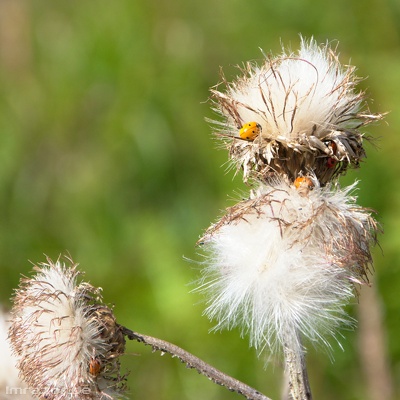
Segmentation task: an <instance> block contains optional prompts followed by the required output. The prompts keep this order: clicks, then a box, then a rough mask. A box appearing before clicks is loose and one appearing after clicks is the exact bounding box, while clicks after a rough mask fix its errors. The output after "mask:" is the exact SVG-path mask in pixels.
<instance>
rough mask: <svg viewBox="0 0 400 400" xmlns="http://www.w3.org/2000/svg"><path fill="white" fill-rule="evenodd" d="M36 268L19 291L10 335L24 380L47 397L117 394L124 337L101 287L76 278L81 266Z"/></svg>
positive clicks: (121, 384)
mask: <svg viewBox="0 0 400 400" xmlns="http://www.w3.org/2000/svg"><path fill="white" fill-rule="evenodd" d="M68 261H69V263H70V264H71V265H70V266H66V265H65V264H63V263H61V261H60V260H57V261H56V262H53V261H52V260H51V259H49V258H48V259H47V262H46V263H42V264H39V265H37V266H35V267H34V270H35V272H36V275H35V276H33V277H32V278H24V279H21V282H20V286H19V288H18V289H17V290H16V293H15V298H14V306H13V310H12V324H11V327H10V330H9V338H10V341H11V344H12V347H13V350H14V353H15V355H16V357H17V360H18V364H17V367H18V368H19V370H20V375H21V378H22V379H23V380H24V381H25V382H26V383H27V384H28V386H29V388H30V389H32V390H33V391H34V393H35V397H39V398H45V399H49V400H53V399H54V400H62V399H67V398H68V399H98V398H104V399H106V398H117V397H119V396H120V395H121V393H122V392H123V389H124V377H121V375H120V372H119V370H120V365H119V361H118V357H119V356H120V355H121V354H123V352H124V345H125V340H124V337H123V335H122V333H121V330H120V327H119V325H118V324H117V323H116V320H115V317H114V315H113V312H112V310H111V309H110V308H109V307H107V306H106V305H104V304H103V303H102V299H101V295H100V290H101V289H97V288H95V287H93V286H91V285H90V284H88V283H85V282H81V283H78V282H77V277H78V275H79V272H78V270H77V264H74V263H73V262H72V260H68Z"/></svg>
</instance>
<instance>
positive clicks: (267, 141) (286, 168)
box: [211, 39, 382, 185]
mask: <svg viewBox="0 0 400 400" xmlns="http://www.w3.org/2000/svg"><path fill="white" fill-rule="evenodd" d="M354 71H355V68H354V67H352V66H342V65H341V64H340V63H339V60H338V57H337V55H336V53H335V51H334V50H333V49H331V48H330V47H329V46H328V44H326V45H322V46H318V45H317V43H316V42H315V40H313V39H311V40H310V41H309V42H306V41H305V40H303V39H302V40H301V47H300V50H299V51H298V53H296V54H295V53H291V52H286V51H285V50H283V53H282V54H281V55H280V56H278V57H265V60H264V62H263V63H262V65H260V66H258V65H255V64H252V63H247V65H246V66H245V68H243V69H242V70H241V72H242V76H240V77H238V78H237V80H236V81H234V82H232V83H228V82H227V81H226V79H225V77H223V83H225V85H226V90H225V92H221V91H219V90H217V89H212V90H211V92H212V100H213V103H214V109H215V110H216V111H217V112H218V113H219V114H220V115H221V116H222V117H223V121H222V122H218V121H214V123H215V125H216V129H215V133H216V134H217V135H218V136H220V137H221V138H222V139H224V140H225V142H226V144H227V147H228V148H229V152H230V157H231V159H232V161H233V163H234V164H235V165H236V166H237V168H240V167H242V168H243V171H244V179H245V180H247V179H248V177H249V176H251V175H255V177H256V178H257V179H259V180H262V181H265V182H269V180H270V179H271V177H272V179H273V177H274V176H275V174H280V175H285V176H286V177H287V178H288V179H289V180H290V181H292V182H293V181H294V180H295V179H296V178H297V177H298V176H299V175H300V174H307V173H314V174H315V176H316V177H317V179H318V181H319V182H320V184H321V185H325V184H326V183H327V182H328V181H329V180H330V179H331V178H332V177H335V176H338V175H340V174H342V173H344V172H345V171H346V169H347V168H348V167H349V166H350V165H352V166H358V164H359V161H360V159H361V158H363V157H364V156H365V152H364V148H363V145H362V139H363V135H362V133H361V132H360V131H359V128H361V127H363V126H364V125H367V124H369V123H370V122H372V121H375V120H378V119H380V118H381V117H382V116H381V115H373V114H371V113H370V112H369V111H368V109H367V108H366V105H365V104H364V97H365V96H364V93H363V92H357V91H356V90H355V85H356V83H357V82H358V80H359V79H358V78H357V77H356V76H355V74H354Z"/></svg>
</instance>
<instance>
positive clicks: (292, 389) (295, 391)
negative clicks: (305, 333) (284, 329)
mask: <svg viewBox="0 0 400 400" xmlns="http://www.w3.org/2000/svg"><path fill="white" fill-rule="evenodd" d="M284 356H285V369H286V374H287V376H288V383H289V399H292V400H312V394H311V388H310V383H309V381H308V373H307V367H306V360H305V352H304V348H303V346H302V344H301V339H300V336H299V334H298V333H297V332H296V334H295V335H294V336H293V335H288V338H287V341H286V343H285V347H284Z"/></svg>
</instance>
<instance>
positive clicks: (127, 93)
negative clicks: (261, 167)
mask: <svg viewBox="0 0 400 400" xmlns="http://www.w3.org/2000/svg"><path fill="white" fill-rule="evenodd" d="M299 33H302V34H303V35H304V36H306V37H310V36H312V35H313V36H314V37H315V38H316V39H317V41H319V42H325V41H326V40H327V39H328V40H333V39H337V40H338V41H339V42H340V45H339V51H340V53H341V54H340V58H341V61H342V62H343V63H347V62H348V61H349V60H350V61H351V63H352V64H354V65H356V66H357V67H358V75H360V76H362V77H366V76H368V79H367V80H365V81H362V82H361V84H360V89H366V90H367V91H368V93H369V95H370V97H371V98H373V99H374V101H373V102H372V101H371V102H370V107H371V109H372V111H373V112H385V111H390V112H391V113H390V114H389V115H388V116H387V117H386V119H385V121H386V122H385V123H380V124H379V125H376V126H370V127H368V132H369V133H371V134H372V135H373V136H374V137H376V138H379V140H378V141H377V142H376V143H377V146H376V148H375V147H374V146H372V145H369V144H367V145H366V146H367V152H368V159H367V162H365V163H364V164H363V165H362V168H361V169H359V170H353V171H350V172H349V173H348V174H347V176H346V177H345V178H344V179H343V184H349V183H351V182H353V181H354V180H355V179H359V180H360V181H361V182H360V184H359V188H360V189H359V191H358V195H359V203H360V204H361V205H363V206H366V207H372V208H374V209H376V210H378V212H379V215H378V219H379V221H380V222H382V223H383V225H384V228H385V234H384V235H382V236H381V237H380V244H381V248H382V249H379V248H376V249H375V251H374V258H375V276H376V281H375V286H374V287H375V288H376V297H375V298H373V301H372V304H373V307H375V306H376V305H377V306H378V310H379V311H380V318H381V322H380V326H381V327H382V328H383V338H384V340H385V341H384V342H383V343H384V344H385V346H386V348H385V351H387V358H386V364H385V368H386V370H385V369H384V371H386V372H385V373H384V375H385V376H384V378H383V379H386V381H385V382H386V384H385V385H386V386H387V387H388V392H387V393H386V394H384V393H382V390H378V395H375V394H374V393H373V391H372V390H371V389H370V387H369V384H370V382H369V381H370V379H369V378H368V375H365V374H366V372H365V365H364V364H365V361H364V359H363V357H362V355H360V354H361V353H362V352H363V351H360V349H362V348H363V345H360V329H364V327H363V326H364V325H362V326H361V327H360V329H357V330H355V331H342V332H341V333H342V334H343V336H344V337H343V338H342V339H341V343H342V345H343V347H344V351H342V350H341V349H340V347H339V346H338V345H337V344H336V343H335V342H334V341H332V346H333V352H332V353H333V358H334V360H333V361H332V360H331V359H330V357H329V355H328V354H327V353H326V352H325V351H322V350H321V349H313V348H312V347H310V349H309V356H308V364H309V373H310V380H311V386H312V389H313V394H314V397H315V398H316V399H325V400H326V399H328V400H331V399H332V400H333V399H343V400H350V399H354V400H355V399H367V400H368V399H371V400H378V399H382V400H384V399H395V398H398V399H399V398H400V394H399V393H400V382H399V381H400V269H399V263H400V211H399V206H400V180H399V173H400V164H399V159H400V156H399V153H398V151H399V150H400V137H398V136H396V133H397V132H398V131H399V129H400V119H399V118H400V114H399V112H398V111H397V110H398V109H399V107H400V95H399V93H400V3H399V1H398V0H360V1H348V0H336V1H334V2H323V1H316V0H314V1H313V0H280V1H267V0H264V1H261V0H254V1H245V0H218V1H216V0H202V1H193V0H192V1H191V0H186V1H185V0H176V1H159V0H120V1H90V2H89V1H68V2H61V1H52V2H49V1H22V0H1V1H0V72H1V73H0V132H1V134H0V155H1V168H0V185H1V191H0V205H1V207H0V210H1V223H0V271H1V277H2V279H1V280H0V296H1V299H0V300H1V301H2V303H3V304H4V305H6V306H9V305H10V302H9V298H10V296H11V295H12V291H13V288H15V287H16V286H17V285H18V281H19V277H20V274H21V273H22V274H28V273H29V271H30V270H31V263H30V262H29V260H30V261H32V262H41V261H45V256H44V254H46V255H48V256H50V257H51V258H54V259H55V258H57V257H58V256H59V254H61V253H66V252H68V253H69V254H70V255H71V257H72V258H73V259H74V260H75V261H76V262H79V263H80V267H81V269H82V270H84V271H85V272H86V279H87V280H89V281H90V282H91V283H92V284H94V285H96V286H101V287H103V289H104V299H105V301H106V302H107V303H110V304H114V305H115V314H116V316H117V318H118V321H119V322H120V323H121V324H123V325H126V326H128V327H130V328H131V329H134V330H136V331H139V332H142V333H146V334H149V335H153V336H157V337H160V338H163V339H166V340H168V341H171V342H173V343H175V344H177V345H179V346H181V347H183V348H185V349H187V350H189V351H191V352H192V353H194V354H196V355H197V356H199V357H201V358H203V359H204V360H206V361H208V362H210V363H211V364H213V365H214V366H215V367H217V368H219V369H222V370H223V371H225V372H227V373H229V374H230V375H233V376H234V377H236V378H238V379H240V380H243V381H244V382H246V383H248V384H250V385H252V386H254V387H256V388H257V389H258V390H260V391H262V392H264V393H265V394H266V395H268V396H270V397H272V398H274V399H277V398H279V394H280V391H281V372H282V367H281V365H280V362H279V360H278V359H276V360H275V359H273V360H272V361H271V363H270V364H269V365H268V366H267V368H266V369H264V368H263V366H264V362H265V360H264V359H257V357H256V355H255V352H254V350H253V349H249V348H248V340H247V338H244V339H242V338H240V335H239V333H238V332H237V331H233V332H226V331H224V332H222V333H217V334H214V333H211V334H209V333H208V331H209V329H210V328H211V327H212V323H210V322H209V321H208V320H207V319H206V318H205V317H204V316H202V311H203V308H204V307H203V304H202V303H201V296H200V295H199V294H197V293H191V290H192V289H193V288H194V285H193V284H192V283H193V281H195V280H196V279H197V278H198V276H199V268H200V265H198V264H196V263H190V262H187V261H186V260H185V259H184V257H187V258H189V259H194V260H198V261H201V260H202V257H201V256H200V255H198V254H197V252H198V250H197V249H196V248H195V246H194V245H195V242H196V241H197V239H198V238H199V236H200V235H201V234H202V232H203V231H204V229H205V228H207V227H208V225H209V224H210V223H211V222H213V221H214V220H215V219H216V218H217V217H218V216H219V215H220V214H221V210H222V209H224V208H225V207H226V206H229V205H231V204H232V201H231V198H232V197H237V194H235V193H238V192H239V191H241V190H243V189H244V186H243V184H242V183H241V179H240V177H237V178H234V176H233V173H228V174H226V171H225V166H224V163H225V162H226V160H227V154H226V152H224V151H221V150H217V149H216V143H215V141H213V140H212V138H211V132H210V129H209V126H208V124H207V123H206V122H205V121H204V118H205V117H213V113H212V112H211V111H210V105H209V104H207V103H206V101H207V98H208V89H209V87H210V86H212V85H215V84H216V83H218V82H219V79H220V78H219V67H220V66H223V67H224V71H225V73H226V75H227V77H228V79H229V78H233V77H234V76H236V74H237V70H236V69H235V68H234V65H237V64H240V63H242V62H243V61H247V60H257V59H261V53H260V50H259V47H261V48H262V49H263V50H264V51H265V52H269V51H270V50H271V51H272V52H273V53H279V52H280V51H281V41H282V43H283V44H285V45H289V46H291V47H292V48H293V49H297V47H298V44H299ZM367 290H368V291H372V293H375V289H374V288H372V289H367ZM363 294H364V293H363ZM367 296H370V295H367ZM367 298H368V297H366V299H367ZM363 299H364V296H361V297H360V302H362V301H363ZM355 303H356V301H355ZM368 307H369V306H368ZM368 307H367V309H368ZM349 312H350V313H352V314H353V315H354V316H357V313H358V306H357V305H353V306H350V307H349ZM367 314H368V312H367ZM367 347H369V346H367ZM127 350H128V353H129V355H127V356H124V357H123V364H124V367H125V368H127V369H129V370H130V371H131V373H130V377H129V381H128V384H129V386H130V395H129V398H132V399H150V400H153V399H158V400H170V399H175V398H177V399H181V400H185V399H202V398H207V399H208V400H213V399H221V400H225V399H226V400H228V399H240V398H242V397H241V396H239V395H237V394H235V393H230V392H229V391H227V390H226V389H224V388H221V387H219V386H216V385H214V384H212V383H211V382H210V381H208V380H207V379H206V378H204V377H202V376H200V375H198V374H197V373H196V372H195V371H191V370H187V369H186V368H185V366H184V365H182V364H180V363H179V361H177V360H176V359H171V358H170V357H168V356H164V357H160V355H159V354H157V353H155V354H152V353H151V350H150V349H149V348H146V347H143V346H142V345H139V344H137V343H134V342H131V343H129V344H128V347H127ZM364 350H365V349H364ZM391 385H392V386H391ZM391 391H392V393H391ZM379 392H380V393H381V394H382V396H381V397H379ZM396 394H397V396H396Z"/></svg>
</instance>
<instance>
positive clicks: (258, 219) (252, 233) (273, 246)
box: [200, 178, 377, 350]
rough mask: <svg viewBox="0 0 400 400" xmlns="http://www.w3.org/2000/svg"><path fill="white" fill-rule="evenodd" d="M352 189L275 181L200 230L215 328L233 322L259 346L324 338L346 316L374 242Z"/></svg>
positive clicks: (373, 229) (209, 312) (209, 311)
mask: <svg viewBox="0 0 400 400" xmlns="http://www.w3.org/2000/svg"><path fill="white" fill-rule="evenodd" d="M309 179H311V178H309ZM353 188H354V185H353V186H350V187H348V188H346V189H343V190H340V189H338V188H335V187H333V186H331V185H328V186H325V187H319V186H318V185H316V186H315V187H313V190H311V189H310V188H308V190H306V191H301V190H299V189H301V187H300V186H299V187H297V186H296V185H294V184H293V183H291V182H289V181H287V180H285V179H280V180H276V181H275V182H274V185H273V186H265V185H261V186H260V187H259V188H258V189H257V190H255V192H254V193H253V194H252V196H251V198H250V199H249V200H246V201H242V202H240V203H238V204H236V205H235V206H233V207H231V208H229V209H228V210H227V212H226V214H225V215H224V216H223V217H222V219H221V220H220V221H218V222H217V223H216V224H214V225H212V226H211V227H210V228H209V229H208V231H207V232H206V234H205V236H204V237H203V238H202V239H201V240H200V242H201V243H202V244H203V245H204V247H205V249H206V250H208V251H209V253H210V257H209V260H208V261H209V262H208V264H209V265H208V266H207V267H206V268H205V269H204V270H203V273H204V275H203V279H202V281H201V282H202V284H201V287H200V290H203V291H205V292H206V293H207V298H208V308H207V309H206V314H207V315H208V316H209V317H210V318H211V319H216V320H217V321H218V324H217V326H216V328H217V329H219V328H228V329H230V328H233V327H235V326H239V327H241V328H242V330H243V332H249V333H250V342H251V344H252V345H253V346H255V347H256V348H257V349H259V350H262V349H263V348H264V347H265V346H266V345H267V346H270V347H272V348H277V347H279V346H283V345H284V343H285V340H287V336H288V334H289V333H290V332H301V333H303V335H305V336H307V337H308V338H309V339H311V340H312V341H316V340H318V339H321V340H322V341H323V342H325V343H327V342H326V339H324V337H323V334H324V333H329V334H334V333H335V329H336V327H337V326H338V325H339V324H341V323H343V322H345V321H346V320H347V321H348V319H346V314H345V312H344V311H343V306H344V304H346V303H347V302H348V300H349V299H350V298H351V297H352V296H353V289H354V283H362V282H363V281H366V280H367V277H366V274H367V269H368V265H369V264H370V263H371V261H372V260H371V253H370V245H371V244H373V243H375V240H376V231H377V225H376V222H375V221H374V219H373V218H372V217H371V215H370V214H371V213H370V211H369V210H367V209H364V208H361V207H358V206H357V205H356V204H355V198H354V197H352V196H350V195H349V192H350V190H352V189H353ZM277 345H278V346H277ZM297 346H299V347H300V342H298V343H297Z"/></svg>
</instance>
